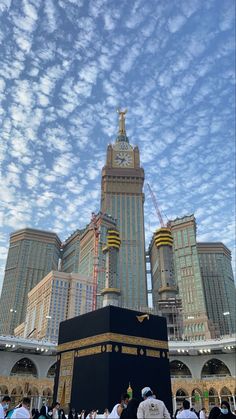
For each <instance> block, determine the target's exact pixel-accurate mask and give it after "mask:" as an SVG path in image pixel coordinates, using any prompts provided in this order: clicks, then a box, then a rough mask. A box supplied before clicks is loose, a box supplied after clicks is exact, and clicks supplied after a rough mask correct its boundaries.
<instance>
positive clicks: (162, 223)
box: [147, 183, 166, 227]
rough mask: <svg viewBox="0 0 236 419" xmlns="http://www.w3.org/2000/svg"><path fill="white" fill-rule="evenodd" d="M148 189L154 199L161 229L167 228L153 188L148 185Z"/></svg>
mask: <svg viewBox="0 0 236 419" xmlns="http://www.w3.org/2000/svg"><path fill="white" fill-rule="evenodd" d="M147 187H148V190H149V192H150V195H151V197H152V202H153V204H154V207H155V210H156V213H157V216H158V219H159V221H160V224H161V227H166V225H165V223H164V221H163V218H162V215H161V212H160V210H159V208H158V204H157V200H156V197H155V195H154V193H153V191H152V188H151V186H150V185H149V183H147Z"/></svg>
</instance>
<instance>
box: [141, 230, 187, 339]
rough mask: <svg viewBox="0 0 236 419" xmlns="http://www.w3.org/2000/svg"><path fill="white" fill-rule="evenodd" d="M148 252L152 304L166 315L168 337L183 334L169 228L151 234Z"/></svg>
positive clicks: (179, 336)
mask: <svg viewBox="0 0 236 419" xmlns="http://www.w3.org/2000/svg"><path fill="white" fill-rule="evenodd" d="M148 254H149V258H150V266H151V279H152V296H153V306H154V308H155V309H156V310H158V312H159V314H161V315H163V316H164V317H166V320H167V328H168V336H169V338H170V339H181V338H182V334H183V322H182V304H181V299H180V298H179V297H178V287H177V285H176V282H175V272H174V262H173V238H172V235H171V231H170V228H167V227H162V228H159V229H158V230H157V231H156V232H155V233H154V235H153V238H152V240H151V243H150V246H149V249H148Z"/></svg>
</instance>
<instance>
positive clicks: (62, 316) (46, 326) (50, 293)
mask: <svg viewBox="0 0 236 419" xmlns="http://www.w3.org/2000/svg"><path fill="white" fill-rule="evenodd" d="M92 295H93V287H92V280H91V278H88V277H84V276H82V275H80V274H78V273H66V272H58V271H52V272H50V273H49V274H48V275H47V276H46V277H45V278H43V279H42V281H40V282H39V284H37V285H36V286H35V287H34V288H33V289H32V290H31V291H30V292H29V294H28V304H27V311H26V319H25V322H24V333H23V336H24V337H25V338H27V337H30V338H36V339H46V340H49V341H52V342H57V339H58V332H59V325H60V322H61V321H64V320H67V319H70V318H72V317H76V316H79V315H80V314H84V313H87V312H89V311H91V309H92ZM18 331H19V327H18V328H17V329H16V334H18V335H19V332H18Z"/></svg>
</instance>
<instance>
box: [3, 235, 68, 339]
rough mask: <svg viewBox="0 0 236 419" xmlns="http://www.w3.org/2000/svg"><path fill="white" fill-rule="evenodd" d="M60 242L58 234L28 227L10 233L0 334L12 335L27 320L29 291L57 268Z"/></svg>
mask: <svg viewBox="0 0 236 419" xmlns="http://www.w3.org/2000/svg"><path fill="white" fill-rule="evenodd" d="M60 245H61V241H60V239H59V238H58V236H57V235H56V234H55V233H51V232H48V231H41V230H34V229H30V228H25V229H22V230H18V231H16V232H14V233H12V234H11V235H10V246H9V250H8V257H7V263H6V268H5V276H4V281H3V288H2V294H1V300H0V333H3V334H13V331H14V328H15V327H16V326H17V325H19V324H20V323H22V322H23V321H24V320H25V313H26V306H27V297H28V292H29V291H30V290H31V289H32V288H33V287H34V286H35V285H36V284H38V282H40V281H41V279H42V278H43V277H44V276H45V275H46V274H47V273H48V272H50V271H51V270H53V269H57V266H58V261H59V254H60Z"/></svg>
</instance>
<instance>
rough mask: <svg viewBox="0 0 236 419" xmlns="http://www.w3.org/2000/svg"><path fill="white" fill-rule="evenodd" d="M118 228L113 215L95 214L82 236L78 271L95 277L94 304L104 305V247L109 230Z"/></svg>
mask: <svg viewBox="0 0 236 419" xmlns="http://www.w3.org/2000/svg"><path fill="white" fill-rule="evenodd" d="M108 229H111V230H114V229H116V221H115V220H114V218H112V216H110V215H107V214H103V213H101V212H100V213H98V214H93V217H92V220H91V222H90V223H89V224H88V225H87V227H86V228H85V229H84V232H83V234H81V237H80V251H79V261H78V273H80V274H81V275H84V276H86V277H89V278H93V306H92V308H93V309H95V308H98V307H102V300H103V299H102V296H101V290H102V289H104V288H105V276H106V256H105V255H104V253H103V248H104V246H106V243H107V230H108Z"/></svg>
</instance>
